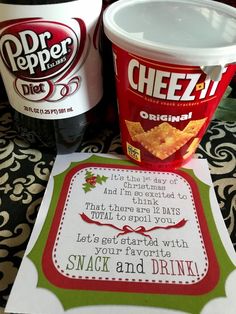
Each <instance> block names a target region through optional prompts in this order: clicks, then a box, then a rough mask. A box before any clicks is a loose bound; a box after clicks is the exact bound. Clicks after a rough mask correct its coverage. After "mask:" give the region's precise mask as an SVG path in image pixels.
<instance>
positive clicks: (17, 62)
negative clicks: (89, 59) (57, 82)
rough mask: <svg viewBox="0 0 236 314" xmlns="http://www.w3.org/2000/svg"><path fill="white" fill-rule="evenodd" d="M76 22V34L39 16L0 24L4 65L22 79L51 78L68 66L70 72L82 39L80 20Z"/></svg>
mask: <svg viewBox="0 0 236 314" xmlns="http://www.w3.org/2000/svg"><path fill="white" fill-rule="evenodd" d="M76 22H77V23H78V26H79V30H78V34H79V37H78V36H77V34H76V33H75V31H74V30H73V29H72V28H71V27H69V26H67V25H65V24H62V23H59V22H53V21H46V20H41V19H20V20H13V21H9V22H6V24H7V25H1V28H2V29H3V31H2V33H1V37H0V53H1V57H2V60H3V62H4V64H5V66H6V67H7V68H8V70H9V71H10V72H11V73H12V74H14V76H16V77H18V78H21V79H24V80H32V79H33V80H45V79H48V78H52V77H55V76H58V75H59V74H60V73H62V72H63V71H66V70H67V69H68V67H70V66H71V65H72V67H71V69H70V71H71V70H72V69H73V67H74V66H75V64H76V63H77V62H78V60H79V58H80V57H81V54H82V51H83V48H84V45H85V39H86V28H85V24H84V22H83V21H82V20H80V19H76ZM3 27H4V28H3ZM73 63H74V65H73ZM70 71H69V72H70ZM66 72H67V71H66ZM67 74H68V73H67ZM63 76H65V75H63Z"/></svg>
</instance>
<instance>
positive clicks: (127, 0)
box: [104, 0, 236, 67]
mask: <svg viewBox="0 0 236 314" xmlns="http://www.w3.org/2000/svg"><path fill="white" fill-rule="evenodd" d="M104 28H105V33H106V35H107V36H108V38H109V39H110V40H111V41H112V42H113V43H114V44H116V45H118V46H119V47H121V48H122V49H124V50H127V51H129V52H131V53H135V54H137V55H140V56H143V57H146V58H150V59H153V60H157V61H163V62H169V63H174V64H183V65H193V66H203V67H204V66H215V65H221V66H223V65H225V64H230V63H234V62H236V9H235V8H233V7H231V6H228V5H225V4H222V3H219V2H216V1H212V0H119V1H117V2H115V3H113V4H111V5H110V6H109V7H108V8H107V9H106V11H105V13H104Z"/></svg>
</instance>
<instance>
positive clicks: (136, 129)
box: [125, 120, 144, 141]
mask: <svg viewBox="0 0 236 314" xmlns="http://www.w3.org/2000/svg"><path fill="white" fill-rule="evenodd" d="M125 123H126V126H127V129H128V131H129V134H130V136H131V138H132V140H133V141H135V140H136V139H135V136H136V135H138V134H141V133H144V129H143V127H142V125H141V123H140V122H133V121H128V120H125Z"/></svg>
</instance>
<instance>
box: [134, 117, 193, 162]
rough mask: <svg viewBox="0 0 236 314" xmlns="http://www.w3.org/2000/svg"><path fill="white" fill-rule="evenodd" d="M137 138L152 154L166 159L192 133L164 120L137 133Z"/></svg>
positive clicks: (188, 138) (186, 140)
mask: <svg viewBox="0 0 236 314" xmlns="http://www.w3.org/2000/svg"><path fill="white" fill-rule="evenodd" d="M135 138H136V140H137V141H138V142H139V143H140V144H141V145H142V146H143V147H145V149H146V150H148V151H149V152H150V153H151V154H153V155H154V156H156V157H158V158H159V159H161V160H164V159H166V158H168V157H169V156H171V155H172V154H173V153H175V152H176V151H177V150H178V149H180V148H181V147H182V146H183V145H184V144H186V143H187V142H188V141H189V140H190V139H191V138H192V134H191V133H184V132H182V131H180V130H178V129H176V128H175V127H173V126H171V125H170V124H169V123H167V122H163V123H161V124H160V125H159V126H156V127H154V128H153V129H151V130H149V131H147V132H145V133H142V134H138V135H136V136H135Z"/></svg>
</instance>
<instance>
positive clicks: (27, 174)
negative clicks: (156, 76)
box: [0, 102, 236, 309]
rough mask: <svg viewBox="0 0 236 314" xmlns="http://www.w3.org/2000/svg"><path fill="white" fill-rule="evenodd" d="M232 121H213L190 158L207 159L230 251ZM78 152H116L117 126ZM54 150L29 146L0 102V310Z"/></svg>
mask: <svg viewBox="0 0 236 314" xmlns="http://www.w3.org/2000/svg"><path fill="white" fill-rule="evenodd" d="M235 134H236V122H223V121H217V120H213V121H212V122H211V124H210V126H209V128H208V130H207V132H206V134H205V136H204V138H203V140H202V141H201V143H200V146H199V148H198V150H197V152H196V157H198V158H207V160H208V164H209V169H210V173H211V176H212V180H213V183H214V187H215V192H216V196H217V199H218V202H219V205H220V209H221V212H222V215H223V218H224V221H225V224H226V226H227V229H228V232H229V235H230V237H231V240H232V242H233V245H234V247H235V250H236V222H235V221H236V158H235V151H236V140H235V137H236V135H235ZM79 151H81V152H88V153H114V154H122V148H121V143H120V136H119V129H118V128H111V127H107V128H106V127H104V128H103V129H102V130H101V131H100V132H99V133H97V134H96V137H95V136H94V135H93V136H87V138H86V139H85V140H84V141H83V143H82V144H81V146H80V148H79ZM54 159H55V154H54V153H52V152H51V153H50V152H49V151H42V150H40V149H35V148H32V147H31V146H30V145H29V144H28V143H26V142H24V141H23V140H22V139H20V138H19V137H18V135H17V133H16V131H15V130H14V128H13V122H12V117H11V113H10V110H9V104H8V103H7V102H5V103H1V104H0V161H1V162H0V309H1V308H2V309H3V308H4V306H5V304H6V301H7V298H8V295H9V293H10V290H11V287H12V284H13V282H14V279H15V276H16V274H17V271H18V268H19V266H20V263H21V260H22V257H23V254H24V251H25V249H26V246H27V242H28V240H29V237H30V234H31V231H32V228H33V226H34V223H35V219H36V217H37V213H38V210H39V207H40V204H41V201H42V198H43V195H44V191H45V187H46V185H47V181H48V178H49V175H50V171H51V169H52V166H53V162H54Z"/></svg>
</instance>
